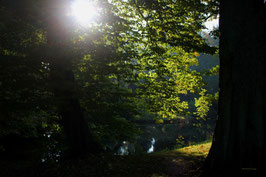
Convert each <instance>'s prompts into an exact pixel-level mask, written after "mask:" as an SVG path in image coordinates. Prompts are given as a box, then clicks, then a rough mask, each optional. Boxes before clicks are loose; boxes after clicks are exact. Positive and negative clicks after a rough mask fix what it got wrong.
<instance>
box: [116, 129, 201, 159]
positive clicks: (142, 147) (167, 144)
mask: <svg viewBox="0 0 266 177" xmlns="http://www.w3.org/2000/svg"><path fill="white" fill-rule="evenodd" d="M139 128H140V130H141V132H142V133H141V134H140V135H139V136H138V137H137V140H136V141H135V142H134V143H132V142H129V141H122V142H121V144H120V146H118V148H117V150H114V154H116V155H129V154H142V153H152V152H158V151H161V150H164V149H174V148H176V147H177V146H178V147H179V146H185V145H188V144H189V143H193V142H198V141H202V140H206V135H205V134H201V133H199V132H198V131H197V130H196V129H195V128H192V127H188V126H183V127H182V126H181V124H146V125H139ZM180 137H182V138H183V139H182V142H180V141H177V140H178V138H180Z"/></svg>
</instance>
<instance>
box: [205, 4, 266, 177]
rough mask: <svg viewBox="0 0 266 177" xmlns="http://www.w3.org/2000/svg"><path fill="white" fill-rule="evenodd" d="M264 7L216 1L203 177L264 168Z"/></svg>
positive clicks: (257, 171)
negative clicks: (213, 104) (214, 108)
mask: <svg viewBox="0 0 266 177" xmlns="http://www.w3.org/2000/svg"><path fill="white" fill-rule="evenodd" d="M265 19H266V16H265V3H264V1H263V0H222V1H221V2H220V32H221V36H220V96H219V105H218V120H217V124H216V129H215V133H214V137H213V145H212V147H211V150H210V152H209V155H208V157H207V159H206V164H205V167H206V168H205V173H204V174H205V175H209V176H235V175H238V176H239V175H240V176H258V175H259V174H262V173H264V174H265V169H263V168H264V167H263V166H262V165H263V164H266V163H265V161H266V133H265V128H266V104H265V103H266V58H265V52H266V47H265V41H266V39H265V34H266V29H265V24H266V21H265Z"/></svg>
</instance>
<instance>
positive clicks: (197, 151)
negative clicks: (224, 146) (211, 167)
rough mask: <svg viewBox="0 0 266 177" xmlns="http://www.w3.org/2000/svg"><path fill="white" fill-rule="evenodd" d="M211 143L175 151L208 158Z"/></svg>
mask: <svg viewBox="0 0 266 177" xmlns="http://www.w3.org/2000/svg"><path fill="white" fill-rule="evenodd" d="M211 144H212V143H211V142H206V143H201V144H197V145H192V146H187V147H184V148H180V149H175V150H174V151H176V152H180V153H182V154H187V155H189V156H190V155H193V156H203V157H206V156H207V155H208V153H209V150H210V148H211Z"/></svg>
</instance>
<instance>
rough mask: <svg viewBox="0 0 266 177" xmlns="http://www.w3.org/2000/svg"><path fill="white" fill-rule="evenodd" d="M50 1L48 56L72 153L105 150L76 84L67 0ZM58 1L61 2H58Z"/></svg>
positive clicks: (60, 113) (53, 86) (52, 82)
mask: <svg viewBox="0 0 266 177" xmlns="http://www.w3.org/2000/svg"><path fill="white" fill-rule="evenodd" d="M50 3H51V4H49V5H50V6H49V7H50V8H49V13H50V14H49V15H50V17H49V18H48V24H49V26H48V30H47V42H48V53H49V55H48V57H49V61H50V65H51V66H50V69H51V71H50V79H51V88H52V90H53V92H54V97H55V101H56V105H57V109H58V115H59V116H60V118H61V119H62V125H63V129H64V132H65V135H66V138H67V140H68V143H69V145H70V148H71V154H72V155H78V156H79V155H83V154H86V153H98V152H101V150H102V149H101V147H100V145H99V144H98V142H97V141H96V140H95V139H94V138H93V136H92V133H91V132H90V130H89V128H88V122H86V120H85V118H84V115H83V112H82V109H81V106H80V102H79V99H78V94H77V93H78V89H77V87H76V83H75V78H74V73H73V71H72V70H73V68H72V61H73V54H72V52H71V48H69V44H70V36H68V34H67V25H66V23H67V20H69V19H67V18H66V15H65V9H66V7H67V0H57V1H53V0H52V1H51V2H50ZM56 3H57V4H56Z"/></svg>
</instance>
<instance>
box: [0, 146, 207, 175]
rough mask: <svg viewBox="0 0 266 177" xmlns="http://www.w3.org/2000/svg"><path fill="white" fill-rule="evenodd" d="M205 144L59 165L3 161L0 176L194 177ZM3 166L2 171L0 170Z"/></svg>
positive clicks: (74, 161)
mask: <svg viewBox="0 0 266 177" xmlns="http://www.w3.org/2000/svg"><path fill="white" fill-rule="evenodd" d="M210 146H211V142H204V143H200V144H197V145H191V146H188V147H184V148H178V149H174V150H170V151H163V152H156V153H151V154H143V155H128V156H114V155H110V154H109V155H108V154H102V155H101V156H88V157H84V158H82V159H69V160H64V161H61V162H59V163H46V164H45V163H39V164H38V163H32V164H30V163H25V160H24V161H8V162H5V161H1V160H0V176H1V177H18V176H27V177H35V176H38V177H48V176H49V177H93V176H95V177H109V176H110V177H135V176H136V177H172V176H178V177H195V176H198V174H199V171H198V169H199V168H200V167H201V165H202V163H203V162H204V159H205V157H206V155H207V153H208V151H209V149H210ZM1 167H2V168H3V169H1Z"/></svg>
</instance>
